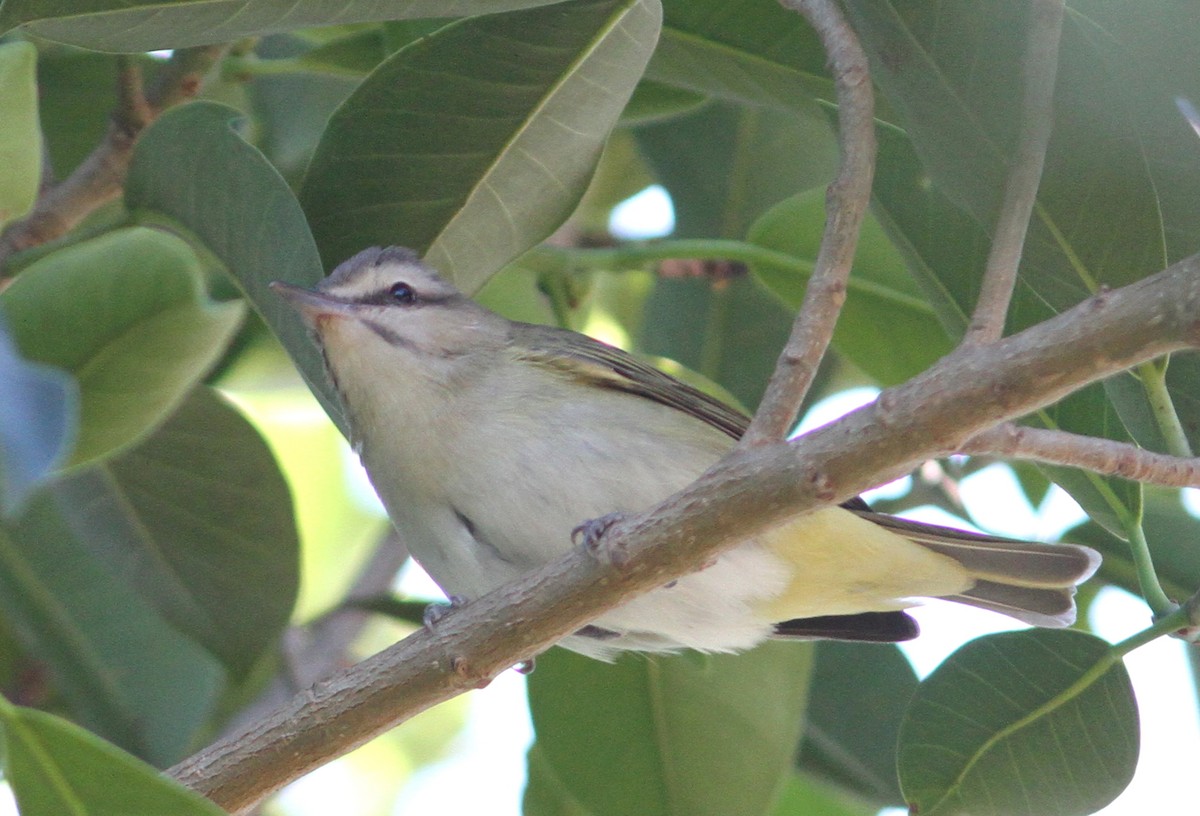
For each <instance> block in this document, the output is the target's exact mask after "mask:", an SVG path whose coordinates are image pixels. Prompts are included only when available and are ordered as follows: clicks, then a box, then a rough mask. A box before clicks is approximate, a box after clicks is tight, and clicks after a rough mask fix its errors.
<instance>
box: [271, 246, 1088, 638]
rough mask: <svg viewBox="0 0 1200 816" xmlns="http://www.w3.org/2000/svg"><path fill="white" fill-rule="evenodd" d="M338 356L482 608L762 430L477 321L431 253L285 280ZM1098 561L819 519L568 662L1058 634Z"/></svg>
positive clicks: (850, 513) (426, 563)
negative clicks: (931, 634)
mask: <svg viewBox="0 0 1200 816" xmlns="http://www.w3.org/2000/svg"><path fill="white" fill-rule="evenodd" d="M272 286H273V287H274V289H275V290H276V291H277V292H278V293H279V294H280V295H282V296H283V297H285V298H286V299H287V300H288V301H290V302H291V304H292V305H293V306H294V307H295V308H296V309H298V310H299V312H300V313H301V314H302V315H303V316H304V318H305V320H306V321H307V322H308V324H309V326H310V327H311V328H312V331H313V334H314V336H315V338H316V341H317V342H318V344H319V345H320V347H321V349H322V351H323V353H324V357H325V363H326V366H327V369H328V373H329V376H330V378H331V380H332V382H333V384H334V385H335V386H336V389H337V391H338V393H339V394H340V396H341V400H342V403H343V404H344V406H345V409H346V416H347V418H348V421H349V424H350V428H351V436H352V442H353V443H354V445H355V447H356V449H357V450H358V451H359V453H360V455H361V457H362V461H363V465H364V466H365V467H366V470H367V473H368V474H369V475H370V478H371V482H372V484H373V485H374V486H375V490H376V491H377V492H378V493H379V496H380V498H381V499H382V500H383V504H384V506H385V507H386V508H387V511H388V514H389V515H390V516H391V519H392V521H393V523H394V524H395V525H396V527H397V529H398V530H399V532H400V534H401V535H402V537H403V540H404V541H405V543H406V544H407V545H408V547H409V549H410V551H411V552H412V554H413V555H414V556H415V557H416V559H417V560H418V561H419V562H420V563H421V565H422V566H423V567H424V568H425V569H426V570H427V571H428V572H429V574H430V575H431V576H432V577H433V579H434V580H435V581H437V583H438V584H439V585H440V586H441V587H442V589H443V590H445V592H446V593H447V594H448V595H450V596H452V597H459V598H463V599H466V600H469V599H471V598H476V597H478V596H480V595H481V594H483V593H486V592H488V591H490V590H493V589H496V588H497V587H499V586H501V585H502V584H504V583H506V582H509V581H512V580H513V579H515V578H517V577H518V576H520V575H522V574H523V573H526V572H528V571H530V570H533V569H536V568H537V567H539V566H541V565H543V564H545V563H546V562H548V561H550V560H552V559H554V558H556V557H558V556H560V555H562V554H563V553H564V552H566V551H567V549H568V548H569V547H571V546H572V543H571V534H572V530H573V529H574V528H576V526H577V525H579V524H581V523H582V522H584V521H586V520H589V519H593V518H596V517H599V516H603V515H606V514H609V513H613V512H637V511H640V510H644V509H647V508H649V507H651V506H653V505H655V504H657V503H658V502H660V501H661V500H663V499H665V498H666V497H667V496H669V495H671V494H673V493H675V492H676V491H678V490H680V489H682V488H683V487H685V486H686V485H688V484H689V483H691V482H692V481H694V480H695V479H696V477H697V476H699V475H700V474H701V473H702V472H703V471H705V470H707V469H708V468H709V467H710V466H711V465H713V464H714V463H715V462H716V461H717V460H718V459H719V458H720V457H721V456H722V455H724V454H725V453H726V452H728V451H729V450H730V449H731V448H732V446H733V445H734V443H735V441H736V440H737V439H738V438H739V437H740V436H741V434H742V433H743V432H744V430H745V428H746V425H747V422H748V420H747V418H746V417H745V416H744V415H742V414H741V413H740V412H738V411H735V410H733V409H732V408H730V407H728V406H727V405H725V404H723V403H721V402H720V401H718V400H716V399H714V398H712V397H710V396H708V395H706V394H704V393H702V392H700V391H697V390H696V389H694V388H692V387H690V386H688V385H685V384H683V383H681V382H679V381H678V380H676V379H674V378H672V377H670V376H668V375H666V374H664V373H662V372H660V371H658V370H657V369H654V368H652V367H650V366H648V365H646V364H644V363H642V362H640V361H638V360H637V359H636V358H634V357H632V356H630V355H629V354H627V353H625V352H623V351H621V350H619V349H616V348H613V347H611V346H608V345H605V344H604V343H600V342H598V341H596V340H593V339H591V338H588V337H585V336H583V335H581V334H577V333H575V332H571V331H565V330H562V329H557V328H552V327H548V326H538V325H530V324H526V323H517V322H513V321H511V320H508V319H506V318H504V317H501V316H500V315H498V314H495V313H494V312H491V311H489V310H487V309H485V308H483V307H482V306H479V305H477V304H476V303H474V302H473V301H471V300H470V299H469V298H467V297H466V296H465V295H463V294H462V293H461V292H459V291H458V290H457V289H455V288H454V287H453V286H452V285H451V284H450V283H448V282H447V281H445V280H443V279H442V278H441V277H439V276H438V275H437V274H436V273H435V272H434V271H433V270H431V269H429V268H428V267H427V266H425V265H423V264H422V263H421V262H420V261H419V260H418V258H417V256H416V255H415V254H414V253H412V252H411V251H409V250H406V249H400V248H396V247H389V248H386V249H380V248H372V249H367V250H364V251H363V252H360V253H359V254H357V255H355V256H354V257H353V258H351V259H349V260H348V261H346V262H344V263H343V264H341V265H340V266H339V267H338V268H337V269H335V270H334V271H333V272H332V273H331V274H330V275H329V277H328V278H326V279H325V280H324V281H322V282H321V283H320V284H319V285H318V286H317V287H316V288H315V289H311V290H310V289H303V288H300V287H296V286H292V285H290V284H286V283H282V282H278V281H277V282H275V283H273V284H272ZM1098 565H1099V556H1098V555H1097V554H1096V553H1095V552H1094V551H1092V550H1090V549H1087V548H1086V547H1078V546H1073V545H1066V544H1063V545H1051V544H1040V543H1032V542H1020V541H1010V540H1007V539H1002V538H995V537H991V536H984V535H976V534H972V533H967V532H962V531H959V530H954V529H950V528H945V527H936V526H932V525H927V524H919V523H915V522H911V521H904V520H901V519H898V518H894V517H892V516H887V515H883V514H877V513H872V512H870V510H869V509H868V508H867V506H866V504H865V503H863V502H862V501H861V500H855V501H852V502H848V503H847V504H846V505H843V506H841V507H829V508H824V509H820V510H817V511H815V512H811V513H808V514H804V515H800V516H797V517H796V518H795V519H792V520H789V521H787V522H785V523H783V524H780V525H779V526H777V527H774V528H772V529H770V530H768V531H767V532H765V533H762V534H760V535H757V536H754V537H751V538H747V540H746V541H745V542H744V543H742V544H739V545H737V546H736V547H734V548H733V549H731V550H727V551H725V552H724V553H723V554H721V555H720V556H719V557H718V558H717V559H716V560H715V562H714V563H713V564H711V565H710V566H708V567H707V568H705V569H703V570H700V571H699V572H696V573H693V574H690V575H686V576H684V577H682V578H680V579H679V580H678V581H673V582H671V583H670V584H668V585H666V586H662V587H659V588H657V589H655V590H652V591H650V592H648V593H646V594H645V595H642V596H640V597H638V598H635V599H634V600H632V601H629V602H627V603H625V604H623V605H621V606H620V607H618V608H616V609H613V610H610V611H608V612H605V613H604V614H603V615H601V616H600V617H599V618H597V619H596V620H595V621H594V622H593V623H592V624H591V625H589V626H587V627H585V628H583V629H581V630H580V631H578V632H576V633H574V634H573V635H571V636H569V637H567V638H566V639H565V640H564V641H563V644H562V645H564V646H566V647H568V648H570V649H573V650H575V651H578V652H581V653H583V654H587V655H591V656H593V657H598V658H601V659H611V658H612V657H613V656H614V655H615V654H617V653H618V652H619V651H621V650H625V649H635V650H641V651H649V652H670V651H676V650H679V649H683V648H690V649H698V650H701V651H720V652H725V651H735V650H740V649H745V648H748V647H750V646H753V645H755V644H756V643H759V642H760V641H762V640H764V639H765V638H768V637H771V636H797V637H808V638H822V637H832V638H844V639H854V640H878V641H896V640H904V639H907V638H911V637H914V636H915V635H916V631H917V630H916V624H915V622H914V621H913V620H912V618H910V617H909V616H908V615H906V614H905V613H904V612H902V611H899V610H902V609H904V608H905V607H908V606H911V605H913V603H914V601H913V599H916V598H922V597H932V598H949V599H950V600H954V601H960V602H962V603H966V604H970V605H972V606H980V607H984V608H987V609H994V610H999V611H1001V612H1004V613H1006V614H1008V615H1011V616H1013V617H1015V618H1018V619H1019V620H1022V621H1025V622H1027V623H1031V624H1034V625H1038V626H1065V625H1068V624H1070V623H1071V622H1072V621H1073V620H1074V618H1075V607H1074V600H1073V596H1074V587H1075V585H1076V584H1077V583H1079V582H1081V581H1083V580H1085V579H1087V578H1088V577H1089V576H1090V575H1091V574H1092V573H1093V572H1094V571H1095V570H1096V568H1097V566H1098Z"/></svg>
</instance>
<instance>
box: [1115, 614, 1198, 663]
mask: <svg viewBox="0 0 1200 816" xmlns="http://www.w3.org/2000/svg"><path fill="white" fill-rule="evenodd" d="M1192 625H1193V624H1192V622H1191V621H1190V620H1189V618H1188V611H1187V609H1186V608H1185V607H1182V606H1176V607H1175V608H1174V609H1173V610H1172V611H1170V612H1168V613H1166V614H1164V615H1161V616H1160V617H1158V618H1156V619H1155V621H1154V623H1152V624H1151V625H1150V626H1148V627H1146V628H1145V629H1143V630H1142V631H1140V632H1138V633H1137V634H1136V635H1132V636H1131V637H1127V638H1125V639H1124V640H1122V641H1121V642H1120V643H1114V644H1113V645H1112V647H1111V649H1110V654H1112V656H1113V657H1114V658H1122V657H1125V655H1127V654H1129V653H1130V652H1132V651H1133V650H1134V649H1137V648H1139V647H1141V646H1145V645H1146V644H1147V643H1149V642H1150V641H1152V640H1158V639H1159V638H1160V637H1162V636H1163V635H1169V634H1171V633H1172V632H1176V631H1178V630H1180V629H1186V628H1188V627H1189V626H1192Z"/></svg>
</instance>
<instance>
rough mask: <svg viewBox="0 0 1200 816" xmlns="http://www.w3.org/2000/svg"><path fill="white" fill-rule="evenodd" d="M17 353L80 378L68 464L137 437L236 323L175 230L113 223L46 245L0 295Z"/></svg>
mask: <svg viewBox="0 0 1200 816" xmlns="http://www.w3.org/2000/svg"><path fill="white" fill-rule="evenodd" d="M0 310H2V311H3V312H4V313H5V314H6V315H7V316H8V320H9V324H10V326H11V328H12V333H13V337H14V338H15V339H16V341H17V345H18V347H19V348H20V349H21V353H22V354H23V355H24V356H26V357H28V358H29V359H31V360H36V361H38V362H41V363H46V364H48V365H53V366H57V367H59V368H62V369H65V370H66V371H68V372H70V373H71V374H73V375H74V376H75V378H76V380H78V382H79V391H80V415H81V427H80V432H79V440H78V443H77V445H76V447H75V452H74V455H73V457H72V459H71V464H72V465H81V464H86V463H89V462H94V461H97V460H99V459H102V458H104V457H106V456H111V455H113V454H115V453H117V452H119V451H121V450H124V449H125V448H128V447H129V446H130V445H132V444H134V443H136V442H137V441H138V440H140V439H144V438H145V437H146V436H147V435H148V434H149V433H151V432H152V431H153V430H154V428H155V427H157V426H158V425H159V423H161V422H162V421H163V420H164V419H166V417H167V416H169V415H170V414H171V412H172V411H173V410H174V409H175V408H176V407H177V406H178V405H179V404H180V402H181V401H182V400H183V399H184V397H185V396H187V394H188V392H189V391H190V390H191V388H192V386H193V385H195V383H196V382H197V381H198V380H199V379H200V378H201V377H203V376H204V375H205V374H206V373H207V372H208V370H209V369H210V368H212V366H213V364H214V363H215V362H216V361H217V359H218V358H219V357H220V356H221V355H222V354H223V353H224V351H225V348H226V346H227V345H228V343H229V341H230V339H231V338H232V337H233V335H234V333H235V332H236V331H237V328H238V326H239V325H240V324H241V321H242V314H243V306H242V304H241V303H221V304H218V303H214V302H213V301H211V300H209V299H208V298H207V297H206V296H205V294H204V291H203V286H202V279H201V268H200V264H199V261H198V260H197V259H196V257H195V255H194V254H193V253H192V251H191V249H190V248H189V247H188V245H187V244H186V243H185V242H183V241H181V240H180V239H179V238H176V237H175V236H172V235H168V234H166V233H163V232H159V231H157V230H149V229H144V228H141V227H136V228H131V229H123V230H117V231H115V232H112V233H108V234H106V235H103V236H101V237H99V238H95V239H93V240H90V241H85V242H83V243H80V244H76V245H74V246H70V247H66V248H64V249H61V250H59V251H57V252H53V253H51V254H49V255H46V256H45V257H43V258H41V259H39V260H38V261H36V262H34V263H33V264H31V265H30V266H29V267H28V268H26V269H25V270H24V271H23V272H22V273H21V275H20V276H19V277H18V278H17V279H16V280H15V281H14V282H13V284H12V285H11V286H9V287H8V288H7V289H5V290H4V292H3V293H0Z"/></svg>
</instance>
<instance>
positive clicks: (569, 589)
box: [170, 256, 1200, 812]
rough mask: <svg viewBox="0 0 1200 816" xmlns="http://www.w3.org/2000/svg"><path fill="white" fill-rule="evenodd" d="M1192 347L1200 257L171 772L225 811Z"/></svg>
mask: <svg viewBox="0 0 1200 816" xmlns="http://www.w3.org/2000/svg"><path fill="white" fill-rule="evenodd" d="M1197 346H1200V256H1193V257H1192V258H1189V259H1187V260H1184V261H1181V262H1179V263H1177V264H1175V265H1173V266H1172V267H1170V268H1168V269H1167V270H1165V271H1163V272H1161V273H1159V274H1158V275H1155V276H1153V277H1150V278H1147V279H1144V280H1142V281H1139V282H1137V283H1135V284H1132V285H1130V286H1127V287H1124V288H1122V289H1118V290H1114V291H1111V292H1104V293H1101V294H1098V295H1096V296H1094V297H1092V298H1090V299H1089V300H1087V301H1085V302H1084V303H1082V304H1080V305H1079V306H1076V307H1075V308H1073V309H1071V310H1069V311H1067V312H1064V313H1062V314H1060V315H1058V316H1056V317H1054V318H1052V319H1050V320H1048V321H1046V322H1044V323H1042V324H1039V325H1037V326H1034V327H1032V328H1030V329H1028V330H1026V331H1024V332H1021V333H1020V334H1017V335H1014V336H1012V337H1008V338H1005V339H1003V340H1000V341H998V342H996V343H989V344H984V345H980V346H977V347H970V348H960V349H958V350H957V351H955V352H954V353H952V354H950V355H949V356H947V357H945V358H943V359H942V360H941V361H940V362H938V363H937V364H936V365H935V366H933V367H932V368H930V369H929V370H928V371H926V372H925V373H923V374H921V375H920V376H918V377H916V378H914V379H912V380H910V381H909V382H907V383H905V384H903V385H900V386H897V387H895V388H892V389H888V390H887V391H884V392H883V393H882V394H881V395H880V396H879V398H878V399H877V400H876V401H875V402H874V403H872V404H871V405H868V406H865V407H864V408H861V409H859V410H857V411H855V412H853V413H851V414H849V415H847V416H846V417H843V418H842V419H841V420H838V421H837V422H835V423H832V424H830V425H827V426H825V427H823V428H819V429H817V430H815V431H813V432H811V433H809V434H806V435H805V436H804V437H802V438H800V439H797V440H795V441H793V442H790V443H777V444H772V445H760V446H758V447H754V448H738V449H736V450H735V451H734V452H733V453H732V454H730V455H729V456H728V457H726V458H725V459H723V460H722V461H721V462H719V463H718V464H717V465H716V466H715V467H713V468H712V469H711V470H710V471H709V472H708V473H706V474H705V475H704V476H702V477H701V478H700V479H699V480H698V481H697V482H696V483H695V484H693V485H691V486H690V487H688V488H687V489H685V490H684V491H682V492H681V493H679V494H677V495H675V496H673V497H671V498H670V499H668V500H667V501H665V502H663V503H662V504H661V505H660V506H659V507H657V508H655V509H654V510H652V511H649V512H646V513H642V514H639V515H637V516H634V517H631V518H629V519H627V520H625V521H623V522H619V523H618V524H617V525H615V526H614V527H613V528H612V529H611V530H610V532H609V534H608V535H607V536H606V538H605V540H604V541H603V542H602V545H601V549H600V551H599V553H598V554H597V553H593V552H592V551H589V550H585V549H576V550H572V551H571V552H569V553H568V554H567V555H566V556H564V557H562V558H560V559H558V560H557V561H555V562H553V563H551V564H548V565H546V566H545V567H544V568H542V569H539V570H538V571H536V572H533V573H530V574H529V575H527V576H526V577H524V578H522V579H521V580H519V581H516V582H514V583H512V584H510V585H508V586H506V587H504V588H503V589H501V590H498V591H496V592H493V593H490V594H488V595H486V596H484V597H482V598H480V599H478V600H476V601H473V602H471V603H470V604H467V605H466V606H464V607H461V608H457V609H453V610H451V611H449V612H448V613H447V614H446V615H444V616H443V617H442V618H440V619H439V620H438V621H437V623H436V624H435V626H434V628H433V629H432V630H430V629H425V630H422V631H419V632H417V633H415V634H414V635H412V636H410V637H409V638H406V639H405V640H403V641H401V642H400V643H398V644H396V645H394V646H392V647H391V648H389V649H387V650H385V651H383V652H380V653H379V654H377V655H375V656H373V657H371V658H368V659H367V660H365V661H363V662H362V663H360V664H358V665H357V666H354V667H352V668H350V669H348V670H346V671H343V672H340V673H338V674H336V675H334V676H333V677H331V678H330V679H328V680H326V681H323V682H321V683H318V684H316V685H315V686H313V688H311V689H310V690H308V691H306V692H304V693H302V694H299V695H297V696H295V697H293V698H292V699H291V700H290V701H288V702H287V703H286V704H285V705H283V706H282V707H280V708H279V709H278V710H277V711H275V712H274V713H273V714H272V715H270V716H269V717H266V718H264V719H263V720H261V721H259V722H257V723H254V724H252V725H250V726H247V727H246V728H245V729H244V730H243V731H242V732H240V733H238V734H235V735H232V736H230V737H227V738H225V739H222V740H221V741H220V742H218V743H217V744H215V745H213V746H211V747H210V748H208V749H205V750H204V751H202V752H200V753H199V754H197V755H195V756H193V757H191V758H190V759H188V760H186V761H184V762H183V763H181V764H179V765H177V766H176V767H175V768H173V769H171V771H170V774H171V775H172V776H173V777H174V778H176V779H178V780H180V781H181V782H183V783H184V784H187V785H188V786H190V787H192V788H193V789H195V790H197V791H199V792H200V793H202V794H204V795H206V796H208V797H209V798H211V799H213V800H214V801H215V802H216V803H217V804H219V805H221V806H222V807H225V808H226V809H228V810H230V811H233V812H244V811H245V810H246V809H248V808H250V807H252V806H253V805H254V803H255V802H257V801H259V800H261V799H262V798H263V797H265V796H266V795H268V794H269V793H271V792H273V791H275V790H277V789H279V788H280V787H282V786H283V785H284V784H286V783H288V782H290V781H292V780H294V779H296V778H298V777H300V776H301V775H303V774H304V773H306V772H308V771H310V770H312V769H314V768H316V767H318V766H319V765H322V764H324V763H325V762H328V761H329V760H331V759H333V758H335V757H337V756H340V755H342V754H344V753H346V752H348V751H349V750H351V749H352V748H354V747H356V746H358V745H360V744H362V743H364V742H366V741H367V740H369V739H370V738H372V737H374V736H376V735H378V734H380V733H382V732H383V731H386V730H388V729H390V728H392V727H393V726H395V725H397V724H399V723H400V722H403V721H404V720H406V719H408V718H409V717H411V716H413V715H414V714H416V713H418V712H420V711H423V710H424V709H426V708H429V707H430V706H432V705H435V704H436V703H439V702H442V701H444V700H447V699H449V698H451V697H453V696H455V695H456V694H458V693H460V692H462V691H465V690H467V689H470V688H474V687H477V686H482V685H485V684H486V683H488V682H489V681H490V680H491V679H492V678H493V677H495V676H496V675H497V674H499V673H500V672H502V671H504V670H505V669H507V668H508V667H510V666H513V665H515V664H517V663H519V662H521V661H523V660H527V659H529V658H531V657H533V656H535V655H536V654H538V653H539V652H541V651H543V650H545V649H546V648H548V647H549V646H550V645H551V644H553V643H554V642H555V641H557V640H558V639H559V638H561V637H563V636H564V635H566V634H568V633H570V632H573V631H575V630H577V629H578V628H580V627H581V626H584V625H586V624H587V623H588V622H589V621H591V620H593V619H594V618H595V617H596V616H597V615H599V614H600V613H602V612H603V611H604V610H606V609H611V608H613V607H615V606H617V605H619V604H620V603H622V602H624V601H626V600H628V599H630V598H632V597H634V596H636V595H638V594H640V593H643V592H645V591H647V590H650V589H652V588H654V587H657V586H661V585H662V584H664V583H667V582H669V581H671V580H673V579H675V578H677V577H679V576H681V575H684V574H686V573H688V572H692V571H695V570H697V569H700V568H702V567H703V565H704V564H705V563H706V562H708V561H711V559H712V558H713V557H714V556H716V555H717V554H718V553H720V552H721V551H722V550H725V549H729V548H731V547H733V546H735V545H737V544H738V543H740V542H742V541H745V540H746V539H747V538H748V537H751V536H753V535H756V534H758V533H760V532H761V531H762V530H764V529H766V528H767V527H769V526H771V525H773V524H777V523H779V522H781V521H782V520H784V519H785V518H789V517H792V516H794V515H795V514H797V513H801V512H805V511H808V510H812V509H814V508H815V507H817V506H818V505H821V504H828V503H831V502H836V501H840V500H843V499H846V498H849V497H850V496H853V495H855V494H857V493H859V492H861V491H862V490H865V489H867V488H869V487H872V486H873V485H876V484H880V483H883V482H885V481H888V480H890V479H892V478H895V477H897V476H899V475H901V474H903V473H905V472H907V471H908V470H910V469H911V468H912V467H914V466H915V465H916V464H917V463H919V462H921V461H924V460H925V459H928V458H933V457H937V456H941V455H945V454H948V453H951V452H953V451H956V450H958V449H960V448H962V447H963V446H964V445H965V444H966V443H967V441H968V440H970V439H971V438H973V437H976V436H978V435H979V434H981V433H983V432H984V431H987V430H988V429H990V428H994V427H996V426H997V425H998V424H1000V423H1003V422H1006V421H1009V420H1012V419H1015V418H1017V417H1020V416H1023V415H1025V414H1028V413H1030V412H1031V411H1034V410H1036V409H1038V408H1041V407H1043V406H1046V405H1049V404H1051V403H1053V402H1055V401H1057V400H1059V399H1061V398H1062V397H1063V396H1065V395H1067V394H1068V393H1071V392H1072V391H1075V390H1078V389H1079V388H1081V387H1083V386H1085V385H1087V384H1088V383H1091V382H1095V381H1097V380H1099V379H1102V378H1104V377H1107V376H1110V375H1112V374H1114V373H1116V372H1118V371H1122V370H1125V369H1127V368H1130V367H1131V366H1134V365H1137V364H1138V363H1141V362H1143V361H1145V360H1149V359H1153V358H1155V357H1158V356H1161V355H1163V354H1166V353H1169V352H1171V351H1175V350H1178V349H1182V348H1189V347H1197Z"/></svg>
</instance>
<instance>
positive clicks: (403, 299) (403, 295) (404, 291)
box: [388, 281, 417, 303]
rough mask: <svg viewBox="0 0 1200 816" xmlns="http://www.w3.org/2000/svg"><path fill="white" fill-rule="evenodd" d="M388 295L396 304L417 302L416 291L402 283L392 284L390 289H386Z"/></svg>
mask: <svg viewBox="0 0 1200 816" xmlns="http://www.w3.org/2000/svg"><path fill="white" fill-rule="evenodd" d="M388 294H389V295H391V296H392V300H394V301H396V302H397V303H416V301H417V290H415V289H413V288H412V287H411V286H409V285H408V284H407V283H404V282H403V281H401V282H399V283H393V284H392V288H390V289H388Z"/></svg>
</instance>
